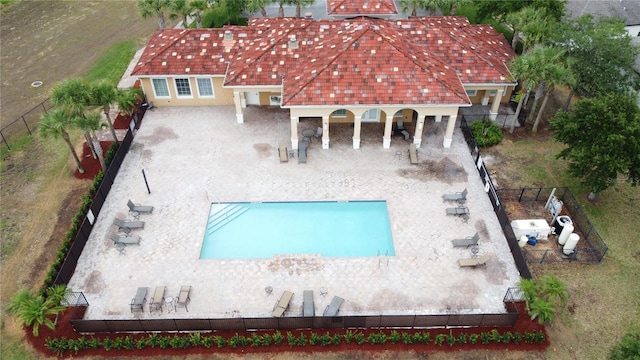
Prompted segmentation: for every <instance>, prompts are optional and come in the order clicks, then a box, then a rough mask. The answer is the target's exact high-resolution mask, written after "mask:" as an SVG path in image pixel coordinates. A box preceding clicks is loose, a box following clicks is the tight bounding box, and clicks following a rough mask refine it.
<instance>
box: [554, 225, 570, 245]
mask: <svg viewBox="0 0 640 360" xmlns="http://www.w3.org/2000/svg"><path fill="white" fill-rule="evenodd" d="M571 233H573V225H572V224H565V225H564V228H563V229H562V232H561V233H560V236H558V244H560V245H564V244H565V243H566V242H567V239H568V238H569V235H571Z"/></svg>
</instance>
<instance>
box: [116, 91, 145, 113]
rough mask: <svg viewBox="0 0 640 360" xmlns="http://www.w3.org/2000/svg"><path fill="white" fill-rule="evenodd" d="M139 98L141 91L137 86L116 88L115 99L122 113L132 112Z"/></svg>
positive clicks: (140, 97)
mask: <svg viewBox="0 0 640 360" xmlns="http://www.w3.org/2000/svg"><path fill="white" fill-rule="evenodd" d="M140 99H142V91H141V90H140V89H139V88H131V89H118V90H117V95H116V101H117V102H118V108H119V109H120V113H122V114H127V115H131V114H133V110H134V109H135V108H136V104H137V102H138V101H139V100H140Z"/></svg>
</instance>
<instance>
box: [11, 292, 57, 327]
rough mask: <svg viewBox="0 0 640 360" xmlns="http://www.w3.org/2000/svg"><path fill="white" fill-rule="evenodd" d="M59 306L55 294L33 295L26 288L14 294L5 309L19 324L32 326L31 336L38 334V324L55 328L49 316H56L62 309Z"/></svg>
mask: <svg viewBox="0 0 640 360" xmlns="http://www.w3.org/2000/svg"><path fill="white" fill-rule="evenodd" d="M64 309H65V308H64V306H60V299H59V298H58V297H56V296H47V297H46V298H45V297H44V296H42V295H34V294H33V293H32V292H30V291H28V290H20V291H18V292H17V293H16V294H15V295H14V296H13V299H12V300H11V302H10V303H9V305H8V306H7V311H8V312H9V314H11V315H15V316H16V317H17V318H18V321H19V322H20V323H21V324H24V325H26V326H32V331H33V336H38V334H39V330H40V326H42V325H44V326H46V327H48V328H49V329H51V330H54V329H55V328H56V325H55V322H54V321H52V320H51V319H50V317H51V316H53V315H55V316H57V315H58V314H59V313H60V312H62V311H64Z"/></svg>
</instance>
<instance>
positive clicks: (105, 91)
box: [89, 81, 118, 146]
mask: <svg viewBox="0 0 640 360" xmlns="http://www.w3.org/2000/svg"><path fill="white" fill-rule="evenodd" d="M117 100H118V89H117V88H116V87H115V86H113V85H111V84H110V83H108V82H104V81H101V82H98V83H94V84H92V85H91V90H90V97H89V103H90V104H91V105H94V106H100V107H102V112H103V113H104V116H105V117H106V118H107V123H108V124H109V130H110V131H111V136H112V137H113V141H114V143H115V144H116V146H117V145H118V136H117V135H116V130H115V129H114V128H113V121H111V115H110V112H111V105H112V104H113V103H115V102H116V101H117Z"/></svg>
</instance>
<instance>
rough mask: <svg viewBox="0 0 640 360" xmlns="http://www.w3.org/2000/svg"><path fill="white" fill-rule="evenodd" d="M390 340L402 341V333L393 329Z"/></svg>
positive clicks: (393, 341) (393, 342)
mask: <svg viewBox="0 0 640 360" xmlns="http://www.w3.org/2000/svg"><path fill="white" fill-rule="evenodd" d="M389 341H391V343H392V344H395V343H397V342H398V341H400V333H399V332H397V331H395V330H393V331H391V334H389Z"/></svg>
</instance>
